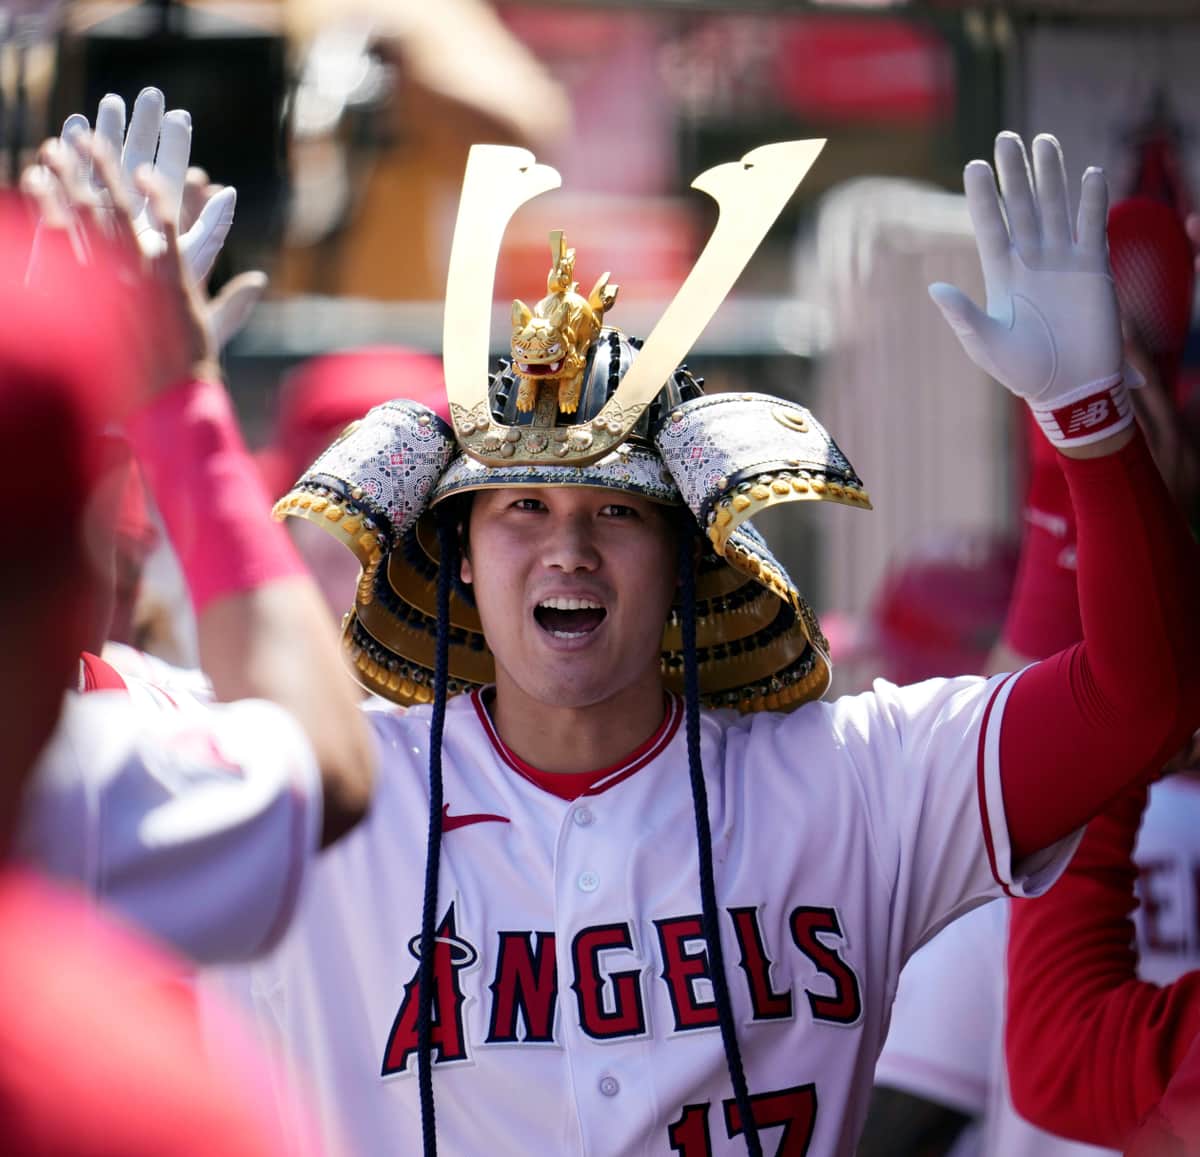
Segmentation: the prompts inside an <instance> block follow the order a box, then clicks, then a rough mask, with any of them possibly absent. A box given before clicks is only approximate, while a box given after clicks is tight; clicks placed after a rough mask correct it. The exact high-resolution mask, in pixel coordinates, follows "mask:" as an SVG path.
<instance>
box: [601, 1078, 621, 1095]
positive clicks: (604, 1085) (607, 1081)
mask: <svg viewBox="0 0 1200 1157" xmlns="http://www.w3.org/2000/svg"><path fill="white" fill-rule="evenodd" d="M600 1091H601V1092H602V1093H603V1094H604V1095H605V1096H606V1097H615V1096H616V1095H617V1094H618V1093H619V1092H620V1091H621V1082H620V1081H618V1080H617V1078H616V1077H601V1078H600Z"/></svg>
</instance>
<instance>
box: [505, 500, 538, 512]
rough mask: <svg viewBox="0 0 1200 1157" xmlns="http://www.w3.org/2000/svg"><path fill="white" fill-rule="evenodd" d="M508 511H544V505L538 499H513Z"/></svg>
mask: <svg viewBox="0 0 1200 1157" xmlns="http://www.w3.org/2000/svg"><path fill="white" fill-rule="evenodd" d="M509 509H510V510H531V511H538V510H545V509H546V504H545V503H544V502H543V501H542V500H541V499H540V498H515V499H513V501H512V503H511V504H510V506H509Z"/></svg>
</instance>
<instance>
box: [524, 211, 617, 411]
mask: <svg viewBox="0 0 1200 1157" xmlns="http://www.w3.org/2000/svg"><path fill="white" fill-rule="evenodd" d="M550 254H551V257H552V258H553V260H554V264H553V265H552V266H551V268H550V275H549V277H547V279H546V296H545V297H543V298H542V300H541V301H539V302H538V303H537V305H535V306H534V307H533V308H532V309H530V308H529V306H527V305H526V304H525V303H524V302H523V301H521V300H520V298H518V299H517V300H516V301H514V302H513V306H512V321H513V332H512V341H511V348H512V357H513V361H512V365H513V369H514V370H515V371H516V373H517V375H518V376H519V377H520V379H521V385H520V388H519V389H518V390H517V409H518V410H522V411H529V410H532V409H533V408H534V407H535V405H536V404H537V400H538V397H539V395H544V394H546V393H547V392H549V393H552V394H553V397H554V401H555V403H556V404H557V412H558V413H563V414H573V413H575V411H576V410H578V409H579V388H580V386H581V385H582V384H583V370H584V366H585V365H586V364H587V355H588V350H589V349H591V347H592V342H594V341H595V340H596V338H597V337H599V336H600V327H601V325H602V323H603V321H604V314H605V312H606V311H607V310H609V309H611V308H612V305H613V303H614V302H615V301H616V300H617V290H618V289H619V288H620V287H619V286H616V285H609V284H608V278H609V274H607V273H602V274H601V275H600V277H599V278H598V279H597V281H596V284H595V285H594V286H593V287H592V291H591V293H589V294H588V295H587V297H582V296H580V294H579V293H577V292H576V290H578V288H579V283H578V282H577V281H574V280H573V277H574V275H575V250H574V249H568V248H567V242H566V238H565V236H564V234H563V231H562V230H561V229H555V230H554V231H553V232H552V233H551V234H550Z"/></svg>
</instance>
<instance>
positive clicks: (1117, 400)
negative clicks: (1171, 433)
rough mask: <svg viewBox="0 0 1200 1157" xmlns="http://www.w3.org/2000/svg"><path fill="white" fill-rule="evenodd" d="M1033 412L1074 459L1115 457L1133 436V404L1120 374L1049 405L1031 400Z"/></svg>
mask: <svg viewBox="0 0 1200 1157" xmlns="http://www.w3.org/2000/svg"><path fill="white" fill-rule="evenodd" d="M1029 408H1030V411H1031V412H1032V413H1033V417H1034V420H1035V421H1036V422H1037V424H1038V425H1039V426H1040V427H1041V429H1042V432H1043V433H1044V434H1045V435H1046V437H1047V439H1048V440H1049V441H1050V442H1051V444H1052V445H1054V446H1055V447H1056V448H1057V449H1058V450H1059V451H1061V452H1062V453H1064V454H1067V455H1068V456H1070V457H1082V458H1092V457H1097V456H1098V454H1103V453H1111V451H1112V450H1113V449H1117V448H1118V446H1119V445H1121V446H1123V445H1124V444H1125V443H1126V442H1128V441H1129V438H1130V437H1131V436H1132V435H1131V433H1130V431H1131V428H1132V426H1133V403H1132V402H1131V401H1130V397H1129V389H1128V387H1127V386H1126V384H1125V379H1124V378H1123V377H1122V376H1121V374H1119V373H1117V374H1113V375H1111V376H1110V377H1107V378H1103V379H1100V380H1099V381H1094V382H1088V383H1085V384H1084V385H1082V386H1077V387H1076V388H1075V389H1073V390H1070V391H1068V392H1067V393H1065V394H1059V395H1057V396H1056V397H1054V398H1052V399H1047V400H1046V401H1035V400H1033V399H1029ZM1110 443H1111V445H1110Z"/></svg>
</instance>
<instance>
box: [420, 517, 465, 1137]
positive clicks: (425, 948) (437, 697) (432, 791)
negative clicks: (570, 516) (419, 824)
mask: <svg viewBox="0 0 1200 1157" xmlns="http://www.w3.org/2000/svg"><path fill="white" fill-rule="evenodd" d="M437 529H438V547H439V548H440V550H439V553H440V555H441V565H440V566H439V567H438V585H437V657H436V660H435V663H434V673H433V714H432V716H431V717H430V721H429V835H428V837H427V840H426V844H425V897H424V901H423V904H422V908H421V947H420V962H419V964H418V970H417V978H418V979H417V1087H418V1092H419V1094H420V1101H421V1145H422V1151H423V1153H424V1155H425V1157H437V1114H436V1112H435V1109H434V1103H433V985H434V951H435V946H434V933H435V930H436V925H437V897H438V868H439V866H440V863H441V844H442V732H443V730H444V728H445V723H446V683H447V678H448V676H447V668H448V666H449V653H450V591H451V588H452V587H453V584H454V573H455V571H456V570H457V569H458V568H457V565H456V563H457V558H458V539H457V535H456V532H455V528H454V526H453V524H452V523H451V522H450V520H449V519H448V518H446V517H444V516H443V517H439V518H438V527H437Z"/></svg>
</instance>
